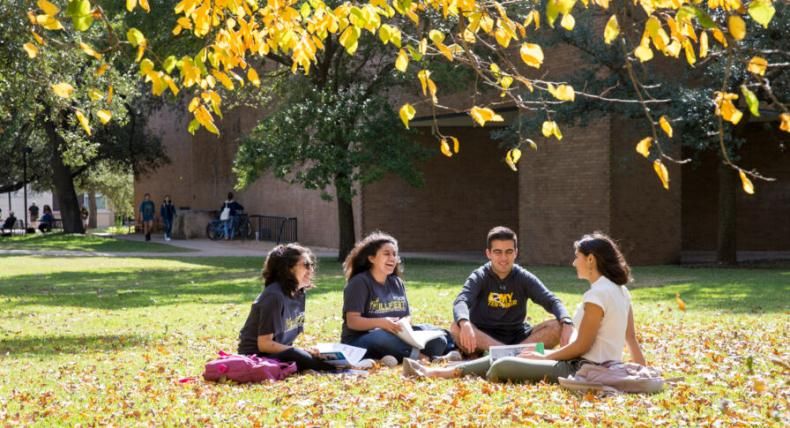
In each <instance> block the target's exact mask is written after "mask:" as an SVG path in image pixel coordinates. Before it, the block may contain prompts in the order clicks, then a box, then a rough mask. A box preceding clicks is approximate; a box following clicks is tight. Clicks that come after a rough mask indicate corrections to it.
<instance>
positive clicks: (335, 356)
mask: <svg viewBox="0 0 790 428" xmlns="http://www.w3.org/2000/svg"><path fill="white" fill-rule="evenodd" d="M316 348H318V352H320V353H321V355H322V356H323V357H325V358H326V359H325V361H326V362H327V363H329V364H332V365H333V366H337V367H351V366H355V365H357V364H358V363H359V362H360V361H361V360H362V358H364V357H365V353H366V352H367V350H366V349H364V348H357V347H356V346H351V345H344V344H342V343H319V344H318V345H316Z"/></svg>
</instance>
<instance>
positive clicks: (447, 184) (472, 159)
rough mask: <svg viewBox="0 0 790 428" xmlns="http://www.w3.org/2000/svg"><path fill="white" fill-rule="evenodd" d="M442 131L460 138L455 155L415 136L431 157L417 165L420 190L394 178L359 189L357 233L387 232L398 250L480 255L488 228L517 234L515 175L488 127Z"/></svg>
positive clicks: (434, 143) (516, 186)
mask: <svg viewBox="0 0 790 428" xmlns="http://www.w3.org/2000/svg"><path fill="white" fill-rule="evenodd" d="M442 132H444V133H446V134H447V135H455V136H458V137H459V138H460V140H461V148H460V152H459V153H458V154H457V155H455V156H453V157H452V158H449V159H448V158H446V157H444V156H443V155H441V154H440V153H439V148H438V143H437V142H436V139H435V138H433V137H431V136H430V135H423V136H422V137H420V139H419V140H420V142H421V143H423V144H425V145H426V146H427V147H429V148H431V149H432V150H434V153H435V155H434V156H433V157H432V158H431V159H429V160H428V161H426V162H425V163H424V164H423V165H422V171H423V174H424V181H425V184H424V186H423V187H422V188H416V189H415V188H412V187H411V186H410V185H409V184H408V183H406V182H405V181H403V180H402V179H400V178H398V177H396V176H388V177H386V178H385V179H383V180H382V181H379V182H376V183H372V184H370V185H367V186H365V188H364V190H363V195H362V209H363V216H362V219H363V224H362V226H363V227H362V229H363V233H368V232H370V231H373V230H376V229H380V230H382V231H386V232H388V233H391V234H392V235H393V236H395V237H396V238H397V239H398V241H399V242H400V246H401V249H402V250H403V251H482V250H483V249H485V236H486V233H487V232H488V230H489V229H491V227H493V226H496V225H500V224H502V225H507V226H509V227H511V228H513V229H514V230H517V229H518V212H517V209H518V205H517V203H518V190H517V189H518V176H517V174H515V173H513V172H512V171H511V170H510V169H509V168H508V167H507V166H506V165H505V164H504V160H503V159H504V153H505V152H504V150H502V149H500V148H499V147H498V143H497V142H495V141H492V140H491V139H490V137H489V133H490V128H485V129H480V128H468V127H461V128H447V129H442Z"/></svg>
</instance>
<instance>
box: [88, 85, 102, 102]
mask: <svg viewBox="0 0 790 428" xmlns="http://www.w3.org/2000/svg"><path fill="white" fill-rule="evenodd" d="M88 98H90V99H91V101H99V100H100V99H102V98H104V93H102V92H101V91H100V90H98V89H96V88H90V89H88Z"/></svg>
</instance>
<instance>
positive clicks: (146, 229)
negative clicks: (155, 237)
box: [140, 193, 156, 241]
mask: <svg viewBox="0 0 790 428" xmlns="http://www.w3.org/2000/svg"><path fill="white" fill-rule="evenodd" d="M155 212H156V206H155V205H154V203H153V201H151V194H150V193H146V194H145V196H143V202H142V203H141V204H140V218H141V219H142V221H143V233H145V240H146V241H150V240H151V228H152V227H153V226H154V213H155Z"/></svg>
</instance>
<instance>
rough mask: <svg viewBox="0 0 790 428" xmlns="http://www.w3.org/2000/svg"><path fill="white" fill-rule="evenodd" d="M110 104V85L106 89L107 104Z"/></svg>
mask: <svg viewBox="0 0 790 428" xmlns="http://www.w3.org/2000/svg"><path fill="white" fill-rule="evenodd" d="M111 102H112V85H110V87H109V88H107V104H110V103H111Z"/></svg>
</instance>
